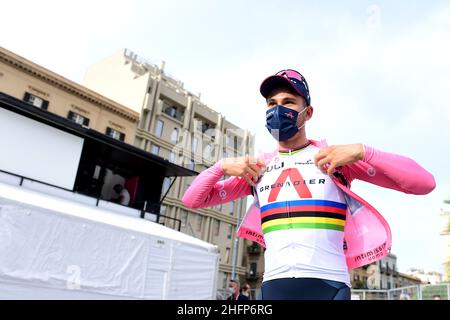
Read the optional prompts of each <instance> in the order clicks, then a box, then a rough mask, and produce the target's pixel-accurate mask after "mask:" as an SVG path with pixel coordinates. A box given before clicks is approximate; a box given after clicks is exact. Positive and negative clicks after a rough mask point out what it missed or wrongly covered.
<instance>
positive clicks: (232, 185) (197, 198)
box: [182, 162, 251, 208]
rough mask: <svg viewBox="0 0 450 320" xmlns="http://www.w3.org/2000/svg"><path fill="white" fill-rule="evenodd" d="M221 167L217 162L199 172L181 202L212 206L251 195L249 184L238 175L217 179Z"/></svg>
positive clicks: (192, 205) (197, 206) (220, 175)
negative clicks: (222, 179)
mask: <svg viewBox="0 0 450 320" xmlns="http://www.w3.org/2000/svg"><path fill="white" fill-rule="evenodd" d="M222 177H223V169H222V167H221V165H220V163H219V162H217V163H216V164H215V165H214V166H212V167H210V168H208V169H207V170H205V171H203V172H202V173H200V174H199V175H198V176H197V178H195V179H194V181H192V183H191V185H190V187H189V188H188V189H187V190H186V192H185V193H184V195H183V199H182V201H183V203H184V205H185V206H186V207H189V208H205V207H212V206H215V205H218V204H221V203H226V202H230V201H233V200H235V199H238V198H242V197H245V196H248V195H251V188H250V185H249V184H248V183H247V182H246V181H245V180H244V179H242V178H240V177H231V178H228V179H226V180H224V181H219V180H220V179H221V178H222Z"/></svg>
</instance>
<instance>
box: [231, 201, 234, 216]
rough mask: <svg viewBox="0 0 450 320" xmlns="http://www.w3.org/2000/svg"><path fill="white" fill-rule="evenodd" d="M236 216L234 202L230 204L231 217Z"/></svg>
mask: <svg viewBox="0 0 450 320" xmlns="http://www.w3.org/2000/svg"><path fill="white" fill-rule="evenodd" d="M233 214H234V201H231V202H230V215H233Z"/></svg>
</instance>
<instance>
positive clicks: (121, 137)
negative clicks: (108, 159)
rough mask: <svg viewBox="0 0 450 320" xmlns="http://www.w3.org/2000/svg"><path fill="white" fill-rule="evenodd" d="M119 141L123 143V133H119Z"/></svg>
mask: <svg viewBox="0 0 450 320" xmlns="http://www.w3.org/2000/svg"><path fill="white" fill-rule="evenodd" d="M119 140H120V141H125V133H120V138H119Z"/></svg>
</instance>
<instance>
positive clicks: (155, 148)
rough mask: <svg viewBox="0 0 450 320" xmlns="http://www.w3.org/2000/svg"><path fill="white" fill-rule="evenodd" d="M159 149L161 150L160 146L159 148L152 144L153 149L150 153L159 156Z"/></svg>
mask: <svg viewBox="0 0 450 320" xmlns="http://www.w3.org/2000/svg"><path fill="white" fill-rule="evenodd" d="M159 149H160V147H159V146H157V145H156V144H152V149H151V150H150V152H151V153H153V154H154V155H157V156H159Z"/></svg>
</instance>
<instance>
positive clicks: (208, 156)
mask: <svg viewBox="0 0 450 320" xmlns="http://www.w3.org/2000/svg"><path fill="white" fill-rule="evenodd" d="M203 157H204V158H205V159H208V160H211V145H210V144H209V143H208V144H207V145H206V146H205V152H204V153H203Z"/></svg>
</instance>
